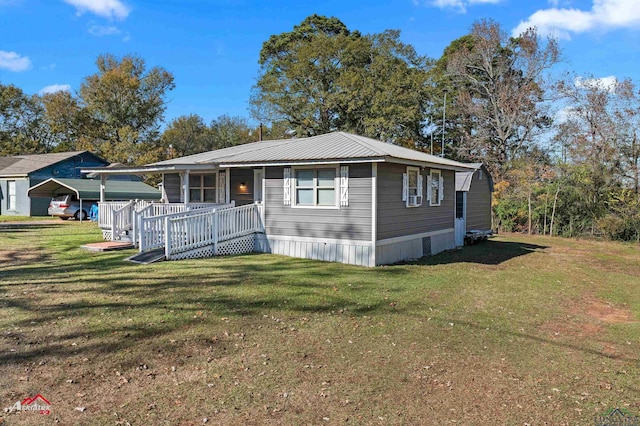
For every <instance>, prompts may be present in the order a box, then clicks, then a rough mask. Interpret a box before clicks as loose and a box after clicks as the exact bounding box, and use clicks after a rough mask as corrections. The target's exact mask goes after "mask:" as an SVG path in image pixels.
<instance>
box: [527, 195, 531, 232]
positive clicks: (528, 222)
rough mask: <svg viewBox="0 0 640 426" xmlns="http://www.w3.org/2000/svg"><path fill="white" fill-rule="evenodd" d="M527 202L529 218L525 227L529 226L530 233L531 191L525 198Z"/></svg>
mask: <svg viewBox="0 0 640 426" xmlns="http://www.w3.org/2000/svg"><path fill="white" fill-rule="evenodd" d="M527 202H528V204H529V219H528V220H527V225H528V226H527V227H528V228H529V235H531V191H529V197H528V200H527Z"/></svg>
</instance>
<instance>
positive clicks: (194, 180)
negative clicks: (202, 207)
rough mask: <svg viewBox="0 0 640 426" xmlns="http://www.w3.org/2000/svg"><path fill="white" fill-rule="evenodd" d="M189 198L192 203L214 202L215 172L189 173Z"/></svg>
mask: <svg viewBox="0 0 640 426" xmlns="http://www.w3.org/2000/svg"><path fill="white" fill-rule="evenodd" d="M189 200H190V201H191V202H192V203H215V202H216V175H215V173H212V174H192V175H189Z"/></svg>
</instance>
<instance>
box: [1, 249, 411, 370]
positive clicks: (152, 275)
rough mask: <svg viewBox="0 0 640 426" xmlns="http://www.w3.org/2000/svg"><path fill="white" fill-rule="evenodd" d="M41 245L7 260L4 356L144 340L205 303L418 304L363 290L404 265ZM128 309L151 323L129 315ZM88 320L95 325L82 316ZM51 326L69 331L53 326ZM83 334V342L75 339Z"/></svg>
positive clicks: (257, 311)
mask: <svg viewBox="0 0 640 426" xmlns="http://www.w3.org/2000/svg"><path fill="white" fill-rule="evenodd" d="M62 245H64V244H61V241H57V242H56V243H55V244H53V246H54V247H56V252H57V253H58V254H54V255H53V257H54V258H55V257H59V256H60V253H59V252H58V250H59V249H60V246H62ZM36 253H37V254H39V255H41V261H36V262H34V263H33V264H31V265H29V266H28V267H26V268H25V267H22V266H19V265H13V266H11V267H9V268H5V269H4V270H3V271H2V276H1V277H0V294H2V298H0V308H2V310H3V311H4V312H11V311H12V312H15V313H17V314H18V317H16V318H15V319H10V318H8V317H5V320H6V321H5V325H6V324H7V323H10V324H11V327H9V328H7V329H6V330H11V337H8V336H6V335H2V336H0V349H2V350H0V364H2V363H4V364H8V363H20V362H29V361H33V360H34V359H38V358H42V357H48V356H56V357H68V356H75V355H78V354H80V353H82V351H85V352H84V353H92V354H100V353H111V352H114V351H119V350H124V349H129V348H132V347H134V346H137V345H144V343H141V342H144V341H149V342H151V343H150V344H156V343H157V342H158V339H160V340H162V337H163V336H164V335H167V334H172V333H175V332H176V331H178V330H182V329H188V328H190V327H192V326H195V327H197V326H198V324H200V319H199V318H198V313H199V312H206V313H207V315H208V316H209V320H208V321H214V319H213V318H214V317H215V318H216V319H217V318H220V317H227V316H229V317H231V316H232V317H236V318H248V319H249V321H250V322H251V321H256V320H258V321H261V320H262V318H263V316H264V315H265V314H271V315H277V316H285V317H287V316H290V317H304V316H306V315H310V314H314V313H319V314H322V313H333V312H347V314H346V315H351V316H361V315H373V314H381V313H384V314H387V313H391V314H394V313H395V314H398V313H403V312H405V314H406V310H408V309H413V308H415V306H413V307H412V306H410V305H409V304H406V306H404V307H403V309H400V308H397V307H395V306H391V305H390V304H389V301H388V300H385V298H384V297H383V295H381V294H380V293H379V292H377V290H375V287H374V289H373V290H370V292H371V291H372V292H373V293H376V292H377V293H376V294H374V295H371V294H369V292H366V293H364V292H362V288H364V287H366V286H368V285H374V284H373V283H376V281H379V280H380V279H383V278H384V277H400V276H402V274H404V273H406V270H404V269H403V268H388V269H385V270H375V269H369V268H359V267H351V266H346V265H340V264H328V263H320V262H315V261H310V260H304V259H291V258H285V257H281V256H271V255H246V256H236V257H231V258H222V259H201V260H194V261H184V262H164V263H160V264H153V265H148V266H140V265H135V264H131V263H127V262H123V258H124V257H125V256H126V254H122V253H109V254H90V253H84V252H83V253H80V252H73V253H65V254H64V256H62V258H61V259H58V260H57V261H56V262H55V263H49V264H47V263H42V261H44V260H45V259H46V258H47V255H46V254H45V252H41V251H37V252H36ZM400 281H401V279H400V280H396V281H395V282H396V283H397V282H400ZM351 284H354V287H353V288H351V287H349V286H350V285H351ZM338 286H339V287H340V289H338ZM370 288H371V287H370ZM128 317H131V318H133V319H134V322H135V323H137V324H143V325H141V326H139V327H138V328H136V327H131V325H130V324H129V325H128V324H126V323H124V324H123V322H124V321H126V319H127V318H128ZM97 318H100V319H101V320H102V322H101V323H100V324H99V325H96V324H95V323H94V321H95V319H97ZM160 319H162V324H159V322H160ZM83 322H88V323H93V326H92V327H82V326H79V325H77V324H78V323H83ZM147 322H148V323H155V325H153V326H150V325H146V324H147ZM60 324H69V325H68V326H66V325H65V326H64V327H60V326H59V325H60ZM16 327H17V328H16ZM30 328H37V329H39V330H41V331H39V332H33V331H32V332H27V331H24V332H23V333H24V335H23V336H21V335H20V330H27V329H30ZM51 330H59V332H54V333H53V334H51V333H50V331H51ZM123 330H126V337H125V333H124V332H123ZM118 337H122V338H118ZM78 339H80V340H82V342H81V343H80V342H74V340H78ZM73 343H77V345H73V346H72V344H73ZM7 348H13V349H14V350H15V352H12V351H9V350H7Z"/></svg>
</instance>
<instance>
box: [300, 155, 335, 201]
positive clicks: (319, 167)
mask: <svg viewBox="0 0 640 426" xmlns="http://www.w3.org/2000/svg"><path fill="white" fill-rule="evenodd" d="M319 169H335V171H336V173H335V177H334V178H333V194H334V200H333V205H331V206H319V205H317V204H316V205H313V206H301V205H298V191H297V188H298V178H297V177H296V176H297V174H296V172H297V171H298V170H319ZM316 175H317V174H316ZM313 179H314V181H315V180H316V179H317V176H316V177H314V178H313ZM317 188H318V187H317V185H316V184H315V183H314V189H317ZM313 198H314V202H317V200H316V191H315V190H314V191H313ZM291 207H292V208H294V209H326V210H340V165H339V164H338V165H335V166H333V165H330V166H327V167H325V166H322V165H314V166H299V167H291Z"/></svg>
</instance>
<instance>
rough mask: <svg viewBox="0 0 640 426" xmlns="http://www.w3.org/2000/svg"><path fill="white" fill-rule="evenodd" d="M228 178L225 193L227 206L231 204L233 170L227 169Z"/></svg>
mask: <svg viewBox="0 0 640 426" xmlns="http://www.w3.org/2000/svg"><path fill="white" fill-rule="evenodd" d="M224 174H225V175H226V176H225V177H226V178H227V179H226V182H225V183H226V185H227V187H226V189H225V191H224V193H225V195H226V200H225V204H229V203H230V202H231V169H230V168H228V167H227V168H226V169H225V173H224Z"/></svg>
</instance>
